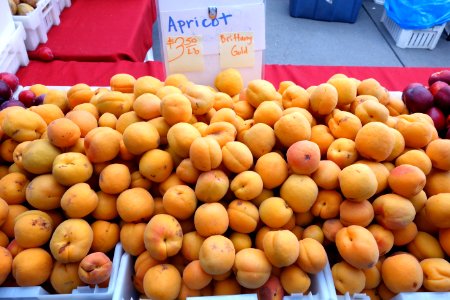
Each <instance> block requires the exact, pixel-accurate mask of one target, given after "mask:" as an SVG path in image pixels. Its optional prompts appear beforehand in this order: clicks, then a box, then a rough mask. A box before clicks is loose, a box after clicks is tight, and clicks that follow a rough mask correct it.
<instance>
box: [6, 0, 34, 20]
mask: <svg viewBox="0 0 450 300" xmlns="http://www.w3.org/2000/svg"><path fill="white" fill-rule="evenodd" d="M38 1H39V0H8V4H9V8H10V9H11V13H12V14H13V15H17V16H26V15H27V14H29V13H30V12H32V11H34V9H35V8H36V6H37V3H38Z"/></svg>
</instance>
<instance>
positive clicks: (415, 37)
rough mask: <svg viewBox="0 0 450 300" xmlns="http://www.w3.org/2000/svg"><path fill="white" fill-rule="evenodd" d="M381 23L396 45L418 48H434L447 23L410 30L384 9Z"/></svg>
mask: <svg viewBox="0 0 450 300" xmlns="http://www.w3.org/2000/svg"><path fill="white" fill-rule="evenodd" d="M381 23H383V24H384V26H385V27H386V29H387V31H388V32H389V33H390V35H391V36H392V38H393V39H394V41H395V45H396V46H397V47H399V48H417V49H430V50H433V49H434V48H435V47H436V45H437V43H438V41H439V38H440V37H441V34H442V32H443V31H444V28H445V23H444V24H442V25H437V26H434V27H431V28H427V29H422V30H418V29H415V30H409V29H403V28H401V27H400V26H399V25H398V24H397V23H395V22H394V21H393V20H392V19H391V18H389V16H388V15H387V14H386V10H385V11H383V15H382V16H381Z"/></svg>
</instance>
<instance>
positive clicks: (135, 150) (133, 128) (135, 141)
mask: <svg viewBox="0 0 450 300" xmlns="http://www.w3.org/2000/svg"><path fill="white" fill-rule="evenodd" d="M123 143H124V144H125V147H126V148H127V150H128V151H129V152H130V153H131V154H134V155H140V154H142V153H144V152H147V151H149V150H152V149H155V148H157V147H158V146H159V143H160V137H159V133H158V131H157V130H156V128H155V127H154V126H153V125H152V124H150V123H148V122H136V123H133V124H130V125H129V126H128V127H127V128H126V129H125V130H124V132H123Z"/></svg>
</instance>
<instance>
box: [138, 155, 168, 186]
mask: <svg viewBox="0 0 450 300" xmlns="http://www.w3.org/2000/svg"><path fill="white" fill-rule="evenodd" d="M173 166H174V165H173V159H172V157H171V156H170V154H169V153H167V152H166V151H163V150H160V149H153V150H149V151H147V152H145V153H144V154H143V155H142V156H141V158H140V160H139V172H141V174H142V175H143V176H144V177H145V178H147V179H149V180H151V181H154V182H162V181H164V180H166V179H167V177H169V175H170V174H171V173H172V169H173Z"/></svg>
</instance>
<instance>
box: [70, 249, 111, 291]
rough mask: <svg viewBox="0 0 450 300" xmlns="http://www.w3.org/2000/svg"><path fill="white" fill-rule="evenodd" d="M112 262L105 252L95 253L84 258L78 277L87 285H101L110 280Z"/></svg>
mask: <svg viewBox="0 0 450 300" xmlns="http://www.w3.org/2000/svg"><path fill="white" fill-rule="evenodd" d="M111 272H112V262H111V260H110V259H109V257H108V256H107V255H106V254H104V253H103V252H94V253H91V254H89V255H87V256H86V257H85V258H83V259H82V260H81V262H80V264H79V265H78V276H80V279H81V281H83V282H85V283H87V284H99V283H102V282H105V281H106V280H108V279H109V277H110V276H111Z"/></svg>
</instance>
